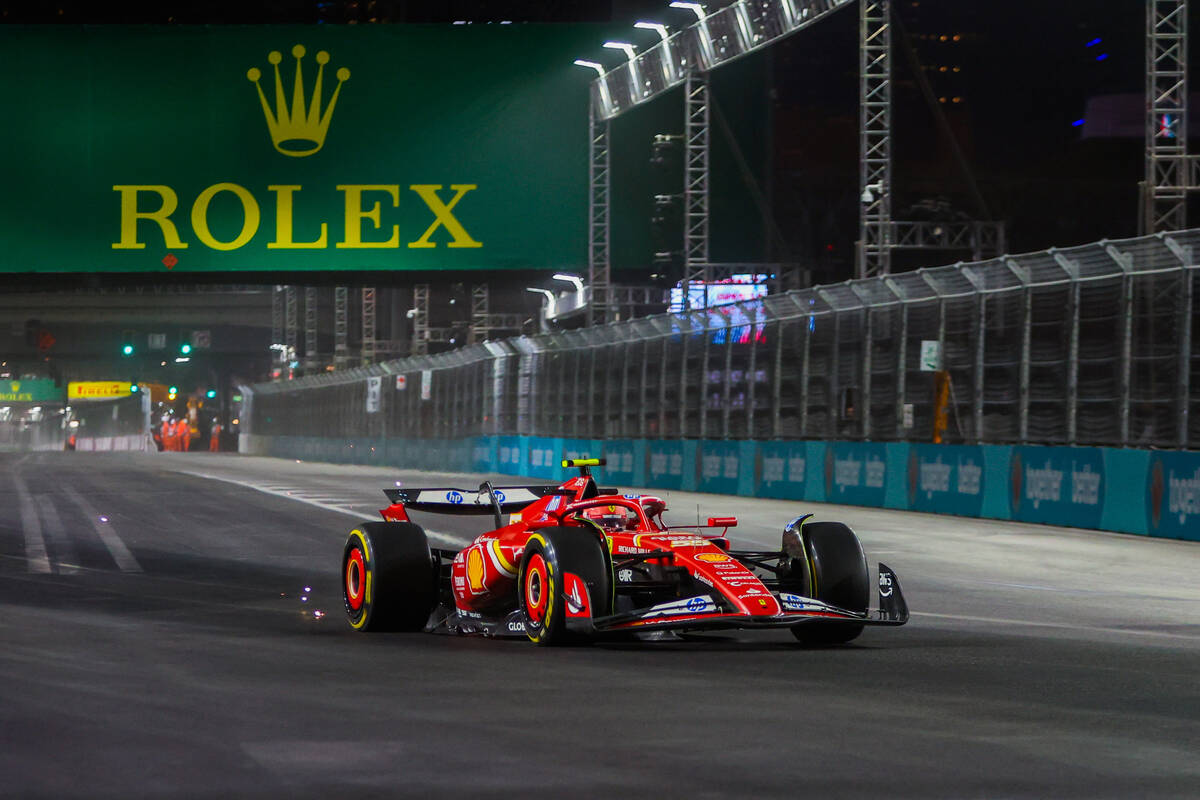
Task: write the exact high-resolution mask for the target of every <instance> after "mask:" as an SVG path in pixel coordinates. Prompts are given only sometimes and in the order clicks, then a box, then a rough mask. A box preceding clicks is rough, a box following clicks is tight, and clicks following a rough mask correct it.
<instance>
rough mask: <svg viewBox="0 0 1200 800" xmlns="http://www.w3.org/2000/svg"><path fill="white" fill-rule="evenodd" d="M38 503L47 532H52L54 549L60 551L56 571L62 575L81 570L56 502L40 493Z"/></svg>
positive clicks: (55, 566) (55, 565) (56, 561)
mask: <svg viewBox="0 0 1200 800" xmlns="http://www.w3.org/2000/svg"><path fill="white" fill-rule="evenodd" d="M37 505H38V509H39V510H40V511H41V512H42V522H43V523H45V526H46V533H48V534H50V539H51V541H53V542H54V543H55V546H54V549H55V550H56V551H57V553H58V558H57V559H56V560H55V564H54V568H55V571H56V572H58V573H59V574H60V575H71V574H74V573H76V572H79V563H78V562H79V556H78V555H77V554H76V553H75V547H74V545H72V544H71V537H70V536H69V535H68V534H67V529H66V526H64V525H63V521H62V517H60V516H59V514H58V509H57V508H56V507H55V505H54V502H53V501H52V500H51V499H50V496H49V495H45V494H39V495H38V496H37Z"/></svg>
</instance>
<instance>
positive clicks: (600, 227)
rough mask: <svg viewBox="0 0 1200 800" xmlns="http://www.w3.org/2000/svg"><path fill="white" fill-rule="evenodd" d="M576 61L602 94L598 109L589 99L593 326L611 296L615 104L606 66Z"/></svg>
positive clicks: (606, 313)
mask: <svg viewBox="0 0 1200 800" xmlns="http://www.w3.org/2000/svg"><path fill="white" fill-rule="evenodd" d="M575 63H576V64H577V65H578V66H581V67H587V68H588V69H593V70H595V71H596V74H597V76H598V77H597V78H596V81H595V85H596V87H597V90H598V92H599V95H600V106H601V107H600V108H597V107H596V103H595V102H592V101H590V100H589V102H588V286H590V287H591V297H590V298H589V300H588V304H587V312H586V321H587V325H588V326H589V327H590V326H592V325H594V324H595V323H596V322H597V321H599V322H601V323H603V322H607V321H608V317H609V307H608V300H609V296H610V295H611V292H610V291H609V284H610V276H611V274H612V269H611V264H610V261H609V248H608V243H609V231H610V217H609V207H608V197H609V185H610V177H609V165H610V162H609V152H608V137H609V130H610V128H611V122H610V119H609V118H608V117H607V116H606V115H607V113H608V109H611V108H612V107H613V104H612V97H611V96H610V95H609V93H608V80H607V77H606V71H605V69H604V65H602V64H598V63H597V62H595V61H586V60H584V59H576V61H575Z"/></svg>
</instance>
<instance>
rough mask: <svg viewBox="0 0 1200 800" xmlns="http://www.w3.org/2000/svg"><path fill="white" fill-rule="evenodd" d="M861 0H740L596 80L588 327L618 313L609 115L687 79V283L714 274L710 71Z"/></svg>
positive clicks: (591, 119)
mask: <svg viewBox="0 0 1200 800" xmlns="http://www.w3.org/2000/svg"><path fill="white" fill-rule="evenodd" d="M852 2H855V0H753V1H751V0H739V1H738V2H736V3H733V4H732V5H730V6H727V7H725V8H722V9H719V10H717V11H715V12H713V13H712V14H709V15H707V16H705V17H703V18H702V19H700V20H699V21H698V22H696V23H695V24H694V25H692V26H690V27H688V28H685V29H683V30H681V31H678V32H676V33H675V34H674V35H672V36H670V37H668V38H667V39H665V40H663V41H661V42H659V43H658V44H657V45H655V46H654V47H651V48H649V49H647V50H645V51H643V52H642V53H640V54H638V55H637V56H636V57H635V58H633V59H631V60H629V61H628V62H626V64H624V65H622V67H620V68H616V69H613V70H610V71H609V72H607V73H605V74H604V75H601V76H600V77H598V78H596V79H595V80H593V81H592V88H591V95H592V96H591V100H592V102H591V104H590V105H589V111H588V119H589V128H590V131H591V153H590V154H591V168H590V170H589V197H590V202H589V221H590V225H589V231H588V234H589V235H588V242H589V257H588V277H589V287H590V289H591V292H592V296H591V299H590V302H589V304H588V312H587V321H588V325H592V324H595V323H598V322H605V321H610V320H611V318H612V317H613V315H614V313H615V309H614V307H613V303H612V299H613V298H612V284H611V280H610V267H611V264H610V260H609V231H610V217H609V206H608V198H609V187H610V181H611V172H610V166H611V165H610V162H609V149H608V137H609V126H610V123H611V121H612V120H613V119H614V118H616V117H618V116H620V115H621V114H623V113H625V112H626V111H629V110H630V109H631V108H633V107H634V106H636V105H639V104H641V103H645V102H647V101H649V100H651V99H653V98H655V97H657V96H659V95H661V94H663V93H665V92H667V91H670V90H671V89H673V88H675V87H677V86H680V85H682V86H683V91H684V128H685V133H684V140H685V156H684V241H683V252H684V276H683V282H684V283H685V284H687V285H690V284H692V283H695V282H698V281H704V280H706V279H707V276H708V274H709V265H708V233H709V207H708V197H709V190H708V187H709V97H708V95H709V73H710V72H711V71H712V69H714V68H715V67H717V66H720V65H722V64H725V63H728V62H730V61H733V60H735V59H737V58H740V57H741V56H744V55H746V54H748V53H751V52H754V51H757V50H760V49H762V48H764V47H767V46H768V45H770V44H771V43H773V42H775V41H777V40H779V39H781V38H783V37H784V36H787V35H789V34H792V33H794V32H796V31H798V30H801V29H803V28H807V27H809V26H811V25H813V24H814V23H816V22H817V21H818V20H820V19H822V18H824V17H825V16H826V15H827V14H829V13H830V12H832V11H836V10H837V9H839V8H842V7H843V6H847V5H849V4H850V3H852ZM687 296H689V293H686V292H685V297H687Z"/></svg>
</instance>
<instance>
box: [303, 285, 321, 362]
mask: <svg viewBox="0 0 1200 800" xmlns="http://www.w3.org/2000/svg"><path fill="white" fill-rule="evenodd" d="M319 366H320V358H319V357H318V356H317V287H315V286H308V287H306V288H305V289H304V372H305V374H311V373H312V372H313V370H315V369H317V368H318V367H319Z"/></svg>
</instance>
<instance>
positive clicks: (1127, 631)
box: [912, 611, 1200, 642]
mask: <svg viewBox="0 0 1200 800" xmlns="http://www.w3.org/2000/svg"><path fill="white" fill-rule="evenodd" d="M912 616H914V617H932V618H934V619H952V620H960V621H963V622H986V623H987V624H989V625H1023V626H1026V627H1030V628H1056V629H1059V630H1072V631H1090V632H1092V633H1116V634H1123V635H1127V636H1158V637H1162V638H1165V639H1188V640H1191V641H1193V642H1195V641H1200V636H1196V635H1189V634H1186V633H1170V632H1168V631H1143V630H1138V629H1136V628H1109V627H1105V626H1103V625H1075V624H1072V623H1070V622H1032V621H1029V620H1023V619H1005V618H1003V617H973V616H968V615H965V614H934V613H932V612H929V611H914V612H912Z"/></svg>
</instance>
